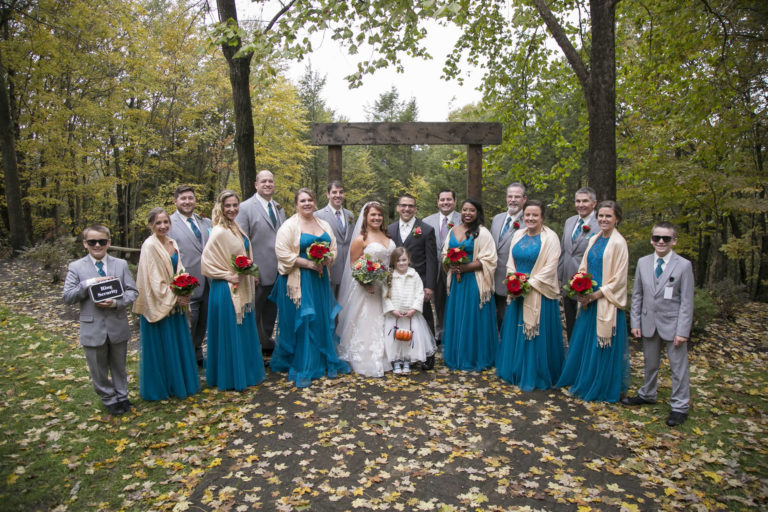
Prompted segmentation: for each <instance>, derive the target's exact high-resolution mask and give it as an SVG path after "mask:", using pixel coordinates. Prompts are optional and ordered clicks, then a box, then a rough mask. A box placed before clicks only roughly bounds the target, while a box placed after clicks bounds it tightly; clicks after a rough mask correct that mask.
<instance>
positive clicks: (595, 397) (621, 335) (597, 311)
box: [557, 201, 629, 402]
mask: <svg viewBox="0 0 768 512" xmlns="http://www.w3.org/2000/svg"><path fill="white" fill-rule="evenodd" d="M597 212H598V213H597V223H598V224H599V225H600V229H601V230H602V232H601V234H600V236H594V237H592V239H591V240H590V245H589V246H588V247H587V252H586V253H585V254H584V259H583V260H582V262H581V266H580V267H579V271H580V272H583V271H586V272H589V273H590V274H592V280H593V281H596V282H597V287H595V288H596V290H595V291H594V292H593V293H590V294H588V295H583V296H579V297H578V301H579V304H580V306H581V307H580V309H579V314H578V316H577V317H576V323H575V324H574V327H573V333H572V334H571V340H570V346H569V348H568V355H567V356H566V359H565V364H564V365H563V372H562V375H561V376H560V380H559V381H558V383H557V385H558V386H570V391H571V393H572V394H573V395H575V396H578V397H580V398H582V399H583V400H587V401H603V402H617V401H618V400H619V399H620V398H621V396H622V395H624V394H625V393H626V391H627V387H628V386H629V346H628V341H627V320H626V317H625V315H624V308H625V307H626V304H627V270H628V265H629V252H628V250H627V242H626V241H625V240H624V237H623V236H621V234H620V233H619V231H618V229H616V226H617V225H618V223H619V222H620V221H621V219H622V214H621V208H619V205H618V204H616V203H615V202H614V201H603V202H601V203H600V204H598V205H597Z"/></svg>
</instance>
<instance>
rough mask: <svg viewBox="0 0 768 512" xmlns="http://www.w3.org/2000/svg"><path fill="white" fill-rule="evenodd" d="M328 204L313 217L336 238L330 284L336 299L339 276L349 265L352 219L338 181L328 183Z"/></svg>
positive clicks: (342, 186)
mask: <svg viewBox="0 0 768 512" xmlns="http://www.w3.org/2000/svg"><path fill="white" fill-rule="evenodd" d="M326 196H327V197H328V204H327V205H325V208H322V209H320V210H317V211H316V212H315V217H317V218H319V219H322V220H324V221H325V222H327V223H328V224H330V225H331V228H332V229H333V236H335V237H336V246H337V247H338V253H337V256H336V261H334V262H333V266H331V284H332V285H333V293H334V295H336V298H338V296H339V285H340V284H341V275H342V273H343V272H344V271H345V269H346V268H347V266H348V265H349V244H350V243H351V242H352V232H353V231H354V227H355V226H354V224H353V223H352V221H353V220H354V217H353V216H352V212H350V211H349V210H347V209H345V208H344V206H343V205H344V185H342V184H341V182H340V181H338V180H334V181H331V182H330V183H328V189H327V191H326Z"/></svg>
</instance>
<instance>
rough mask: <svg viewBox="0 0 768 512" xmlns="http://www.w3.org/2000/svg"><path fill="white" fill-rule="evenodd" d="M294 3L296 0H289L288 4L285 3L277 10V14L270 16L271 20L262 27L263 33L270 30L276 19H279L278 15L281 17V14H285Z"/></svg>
mask: <svg viewBox="0 0 768 512" xmlns="http://www.w3.org/2000/svg"><path fill="white" fill-rule="evenodd" d="M295 3H296V0H291V1H290V2H288V4H287V5H285V6H284V7H283V8H282V9H280V10H279V11H278V12H277V14H275V16H274V17H273V18H272V20H270V22H269V23H268V24H267V26H266V28H265V29H264V33H267V32H269V31H270V30H272V27H273V26H275V23H277V20H279V19H280V17H281V16H282V15H283V14H285V13H286V12H288V10H289V9H290V8H291V6H292V5H293V4H295Z"/></svg>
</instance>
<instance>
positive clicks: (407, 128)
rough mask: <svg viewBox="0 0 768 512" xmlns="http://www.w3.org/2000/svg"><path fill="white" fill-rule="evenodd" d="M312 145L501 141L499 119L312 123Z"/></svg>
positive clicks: (484, 142)
mask: <svg viewBox="0 0 768 512" xmlns="http://www.w3.org/2000/svg"><path fill="white" fill-rule="evenodd" d="M311 141H312V145H314V146H347V145H350V146H359V145H382V144H400V145H407V146H413V145H417V144H436V145H438V144H462V145H464V144H467V145H470V144H471V145H485V144H501V123H314V124H312V132H311Z"/></svg>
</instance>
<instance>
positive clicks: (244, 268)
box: [232, 256, 259, 293]
mask: <svg viewBox="0 0 768 512" xmlns="http://www.w3.org/2000/svg"><path fill="white" fill-rule="evenodd" d="M232 270H234V271H235V273H237V274H240V275H245V276H253V277H255V278H256V279H258V278H259V266H258V265H256V264H255V263H254V262H253V260H252V259H251V258H249V257H248V256H232ZM232 290H233V291H234V292H235V293H237V285H236V284H235V285H233V286H232Z"/></svg>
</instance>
